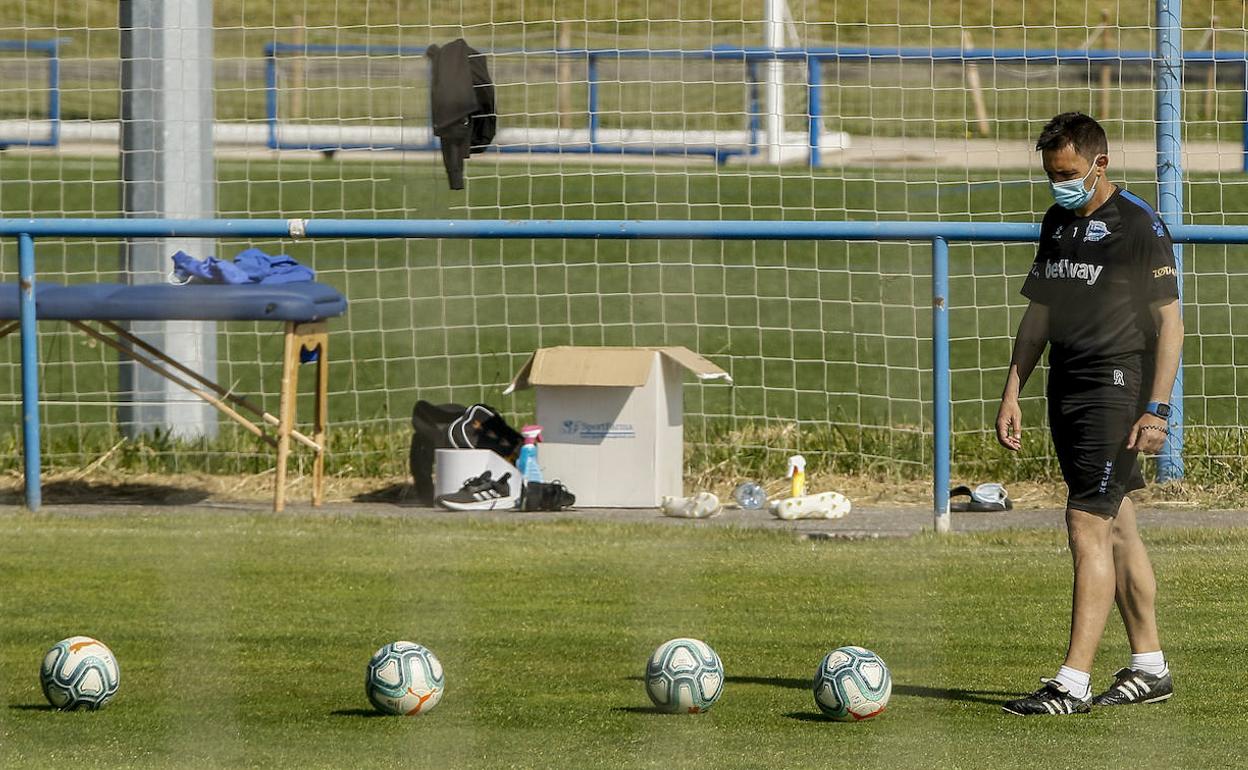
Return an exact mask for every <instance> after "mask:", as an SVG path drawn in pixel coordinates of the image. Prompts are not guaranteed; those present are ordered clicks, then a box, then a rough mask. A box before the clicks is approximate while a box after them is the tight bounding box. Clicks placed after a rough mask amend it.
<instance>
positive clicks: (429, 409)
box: [409, 401, 524, 505]
mask: <svg viewBox="0 0 1248 770" xmlns="http://www.w3.org/2000/svg"><path fill="white" fill-rule="evenodd" d="M412 429H413V431H414V432H413V433H412V449H411V453H410V456H409V462H410V466H411V470H412V482H413V483H414V484H415V485H416V499H417V501H418V502H421V503H424V504H426V505H432V504H433V492H434V488H433V459H434V450H436V449H489V450H491V451H493V452H495V453H496V454H498V455H500V456H502V457H503V458H505V459H506V460H508V461H509V462H510V461H511V460H513V459H514V458H515V455H516V452H518V451H519V450H520V445H521V444H522V443H524V437H523V436H521V435H520V434H519V433H518V432H516V430H515V429H514V428H512V427H511V426H510V425H508V424H507V421H506V420H504V419H503V416H502V415H501V414H499V413H498V410H496V409H494V408H493V407H491V406H488V405H486V404H473V405H472V406H469V407H465V406H463V405H461V404H431V403H429V402H428V401H417V402H416V406H415V407H413V408H412Z"/></svg>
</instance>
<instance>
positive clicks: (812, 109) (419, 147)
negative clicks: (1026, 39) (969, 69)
mask: <svg viewBox="0 0 1248 770" xmlns="http://www.w3.org/2000/svg"><path fill="white" fill-rule="evenodd" d="M1174 2H1175V0H1171V4H1172V5H1173V3H1174ZM1177 39H1178V38H1177V35H1176V36H1175V37H1174V40H1175V43H1174V45H1173V46H1172V50H1170V49H1167V53H1166V54H1165V55H1166V56H1167V57H1168V58H1167V62H1168V64H1167V66H1169V67H1176V66H1181V64H1183V63H1188V62H1191V63H1200V64H1212V63H1225V64H1238V65H1243V66H1244V70H1245V80H1246V82H1245V88H1244V99H1243V115H1242V119H1243V123H1244V126H1245V129H1244V131H1243V159H1242V165H1243V169H1244V170H1245V171H1248V52H1245V51H1179V50H1178V48H1177ZM486 53H488V54H490V55H494V56H507V55H525V56H553V57H556V58H561V57H570V58H573V59H580V60H583V61H584V62H585V63H586V80H587V83H586V88H587V97H586V101H587V105H586V109H587V115H588V119H587V125H588V140H587V142H586V143H584V144H556V145H503V146H500V147H494V148H492V149H493V150H495V151H499V152H542V153H544V152H552V153H587V154H636V155H708V156H712V157H714V158H715V159H716V161H717V162H721V163H722V162H723V161H725V160H727V159H728V158H730V157H732V156H734V155H742V154H757V152H758V144H759V137H760V129H759V122H758V109H759V108H758V103H759V99H758V89H759V82H760V81H759V77H758V70H757V67H758V65H759V64H760V63H763V62H766V61H771V60H775V59H779V60H781V61H794V62H805V63H806V83H805V88H806V96H807V105H808V107H807V117H808V145H809V152H810V156H809V158H810V160H809V163H810V165H811V166H817V165H819V162H820V154H821V153H820V139H821V137H822V133H823V128H822V122H823V106H822V95H821V90H822V88H823V77H822V66H823V65H824V64H826V63H829V62H864V61H865V62H871V61H933V62H981V61H1009V62H1018V61H1022V62H1030V63H1037V64H1089V65H1090V64H1110V63H1122V62H1140V63H1149V62H1154V61H1157V55H1155V54H1154V53H1153V52H1152V51H1145V50H1124V51H1117V50H1107V49H1106V50H1100V49H1077V48H1049V49H1036V50H1029V49H1025V48H968V49H962V48H956V47H932V48H918V47H887V46H836V47H814V48H783V49H774V50H773V49H769V48H763V47H748V46H747V47H730V46H716V47H712V48H707V49H695V50H682V49H674V48H672V49H610V48H545V49H496V50H493V51H488V52H486ZM283 54H286V55H289V54H302V55H305V56H306V55H308V54H345V55H353V54H354V55H361V56H421V57H423V56H424V54H425V46H376V45H311V44H297V43H266V44H265V46H264V57H265V83H266V89H267V91H266V95H265V105H266V110H267V117H266V120H267V122H268V126H269V140H268V141H269V147H270V148H271V149H275V150H284V149H300V150H322V151H333V150H345V149H398V150H412V151H433V150H437V149H438V146H439V145H438V142H437V139H436V138H433V136H432V131H431V132H430V141H429V142H427V143H423V144H406V145H405V144H401V143H348V142H335V141H312V140H309V141H303V142H292V141H283V140H281V139H280V137H279V130H278V124H279V115H278V101H279V100H278V78H277V57H278V56H280V55H283ZM677 58H678V59H704V60H719V61H739V62H742V63H743V64H744V65H745V67H746V72H747V77H746V85H747V87H748V89H749V94H748V100H749V107H748V112H747V115H748V120H747V127H746V130H747V134H748V141H747V145H748V147H746V148H730V147H706V146H697V145H691V146H687V147H668V146H661V145H656V146H640V145H621V144H612V143H608V142H603V141H602V140H601V139H600V136H601V128H600V126H601V108H600V91H601V89H600V82H599V69H598V62H599V61H600V60H602V59H677Z"/></svg>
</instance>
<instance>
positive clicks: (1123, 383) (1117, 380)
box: [1114, 369, 1127, 388]
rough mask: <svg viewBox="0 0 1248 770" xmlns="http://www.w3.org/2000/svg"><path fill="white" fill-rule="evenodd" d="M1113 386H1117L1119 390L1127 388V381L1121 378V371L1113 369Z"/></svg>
mask: <svg viewBox="0 0 1248 770" xmlns="http://www.w3.org/2000/svg"><path fill="white" fill-rule="evenodd" d="M1114 384H1115V385H1117V386H1118V387H1120V388H1125V387H1127V380H1126V378H1125V377H1123V376H1122V370H1121V369H1115V370H1114Z"/></svg>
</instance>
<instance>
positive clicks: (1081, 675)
mask: <svg viewBox="0 0 1248 770" xmlns="http://www.w3.org/2000/svg"><path fill="white" fill-rule="evenodd" d="M1053 678H1054V679H1056V680H1057V681H1058V682H1059V683H1060V684H1062V685H1064V686H1065V687H1066V689H1067V690H1069V691H1070V695H1071V697H1072V698H1078V699H1079V700H1087V699H1088V696H1089V695H1091V694H1092V675H1091V674H1090V673H1088V672H1087V671H1079V670H1077V669H1073V668H1071V667H1070V666H1062V667H1061V668H1059V669H1058V670H1057V676H1055V677H1053Z"/></svg>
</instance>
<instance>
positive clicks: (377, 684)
mask: <svg viewBox="0 0 1248 770" xmlns="http://www.w3.org/2000/svg"><path fill="white" fill-rule="evenodd" d="M445 691H446V677H445V676H444V675H443V673H442V663H441V662H439V661H438V657H437V656H436V655H434V654H433V653H432V652H430V651H429V650H427V649H425V648H424V647H421V646H420V645H419V644H413V643H412V642H393V643H391V644H387V645H386V646H385V647H382V648H381V649H380V650H378V651H377V652H375V653H373V658H372V660H370V661H369V662H368V673H367V675H366V676H365V678H364V692H365V693H366V694H367V695H368V700H369V702H370V703H372V704H373V707H374V708H376V709H377V710H378V711H380V712H382V713H383V714H400V715H404V716H413V715H415V714H423V713H425V712H426V711H429V710H430V709H432V708H433V707H434V706H436V705H438V701H440V700H442V693H443V692H445Z"/></svg>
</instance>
